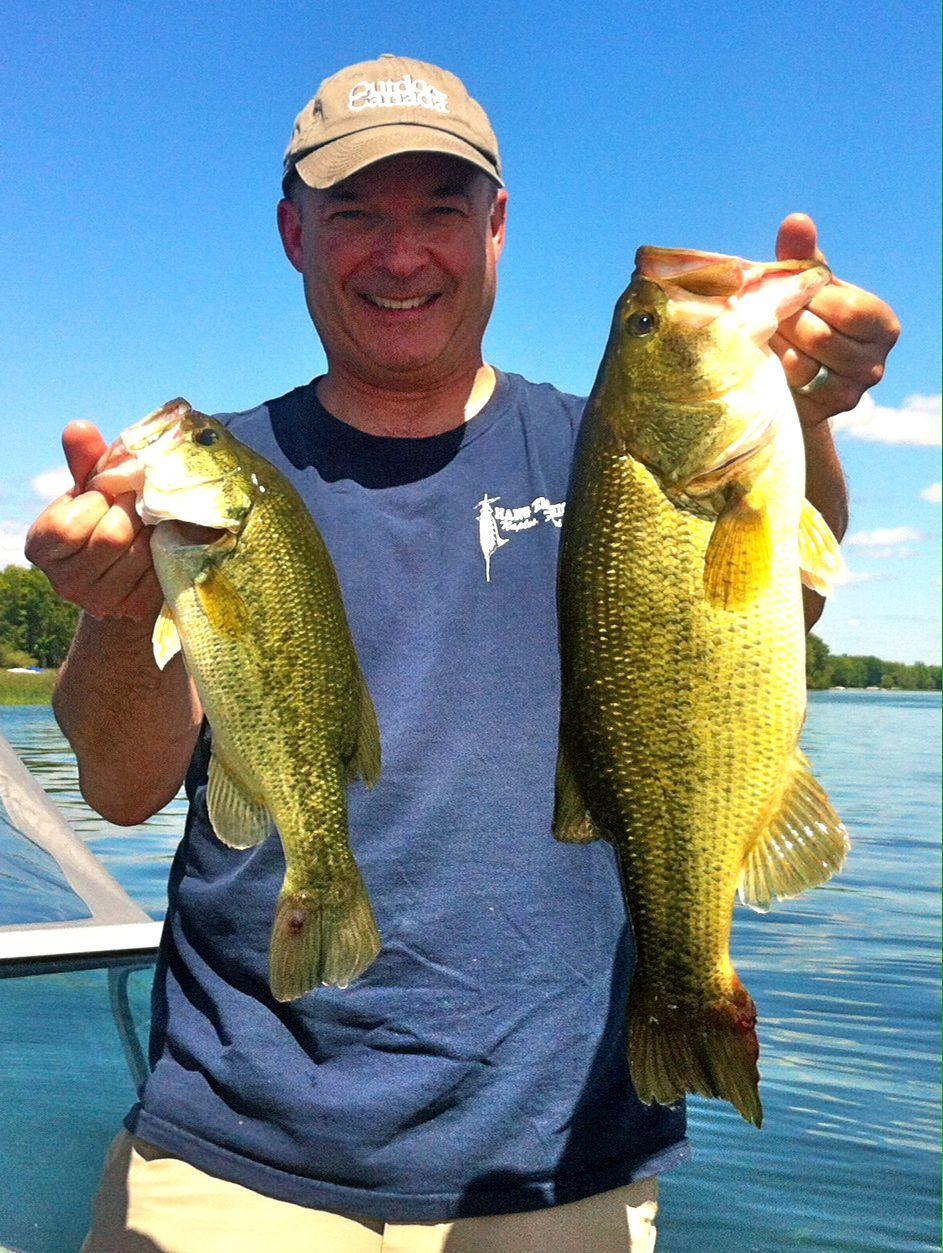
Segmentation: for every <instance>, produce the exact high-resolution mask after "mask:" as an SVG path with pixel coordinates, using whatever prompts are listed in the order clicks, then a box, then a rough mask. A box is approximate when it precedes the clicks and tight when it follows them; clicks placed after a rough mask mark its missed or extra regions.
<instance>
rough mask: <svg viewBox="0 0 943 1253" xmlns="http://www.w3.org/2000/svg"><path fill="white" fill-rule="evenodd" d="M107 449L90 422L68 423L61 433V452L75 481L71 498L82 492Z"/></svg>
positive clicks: (96, 429) (100, 435)
mask: <svg viewBox="0 0 943 1253" xmlns="http://www.w3.org/2000/svg"><path fill="white" fill-rule="evenodd" d="M107 447H108V445H107V444H106V443H105V441H104V439H103V438H102V434H101V431H99V429H98V427H97V426H95V424H94V423H92V422H85V421H79V422H70V423H69V424H68V426H67V427H66V428H65V430H64V431H63V432H62V451H63V452H64V453H65V459H66V464H67V465H68V467H69V473H70V474H71V475H72V478H73V479H74V480H75V487H74V488H73V489H72V494H73V496H77V495H78V494H79V492H81V491H83V490H84V488H85V480H86V479H87V478H88V476H89V474H90V473H91V471H92V469H93V468H94V466H95V463H96V462H97V461H98V459H99V457H100V456H101V455H102V453H103V452H104V451H105V449H106V448H107Z"/></svg>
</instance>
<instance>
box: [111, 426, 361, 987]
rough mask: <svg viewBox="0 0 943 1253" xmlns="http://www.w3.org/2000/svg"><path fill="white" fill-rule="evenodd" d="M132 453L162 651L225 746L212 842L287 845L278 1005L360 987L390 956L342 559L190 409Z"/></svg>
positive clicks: (224, 434) (276, 968) (263, 475)
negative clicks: (174, 661) (362, 830)
mask: <svg viewBox="0 0 943 1253" xmlns="http://www.w3.org/2000/svg"><path fill="white" fill-rule="evenodd" d="M123 440H124V443H125V446H126V448H128V449H129V450H130V451H131V453H132V455H133V456H137V457H138V458H139V459H140V460H141V461H143V463H144V466H145V474H144V484H143V488H142V492H141V495H142V502H143V503H142V517H143V518H144V520H145V521H147V522H152V523H154V524H155V526H154V531H153V534H152V538H151V552H152V555H153V560H154V566H155V569H156V572H157V577H158V579H159V581H160V584H161V588H162V589H163V592H164V596H165V598H166V605H165V609H164V611H163V613H162V615H161V617H160V618H159V619H158V623H157V627H156V628H155V652H156V654H157V656H158V661H159V664H166V661H167V660H168V659H169V657H170V656H171V655H172V653H173V652H174V651H175V649H176V647H177V646H178V641H179V646H182V650H183V655H184V659H185V662H186V666H187V670H188V671H189V673H190V675H191V677H192V678H193V680H194V682H195V684H196V687H197V691H198V692H199V696H200V700H201V702H202V705H203V709H204V712H205V714H206V717H207V719H208V721H209V724H210V726H211V728H212V732H213V737H212V757H211V760H210V765H209V777H208V788H207V805H208V810H209V817H210V821H211V822H212V825H213V829H214V831H215V833H216V835H217V836H218V838H219V839H220V840H222V841H223V843H225V844H228V845H230V846H232V847H235V848H248V847H250V846H252V845H254V844H256V843H257V842H258V841H260V840H262V839H264V838H265V837H266V836H267V835H268V834H269V833H270V832H271V831H272V828H273V824H274V826H275V827H277V829H278V834H279V836H280V837H281V841H282V845H283V848H284V853H285V863H286V870H285V880H284V885H283V887H282V891H281V893H280V895H279V898H278V902H277V906H276V909H275V920H274V925H273V930H272V938H271V945H270V983H271V988H272V993H273V995H274V996H275V998H276V999H277V1000H280V1001H288V1000H292V999H294V998H295V997H298V996H301V995H302V994H304V993H305V992H308V991H310V990H311V989H312V988H313V987H314V986H316V985H317V984H319V983H328V984H336V985H339V986H345V985H346V984H347V983H348V982H349V981H350V980H351V979H353V978H355V977H356V976H357V975H358V974H360V973H361V972H362V971H363V969H364V968H365V967H366V966H367V965H369V963H370V962H371V961H372V960H373V958H374V957H375V956H376V954H377V952H378V951H379V947H380V937H379V933H378V931H377V927H376V923H375V920H374V917H373V912H372V909H371V906H370V901H369V899H368V896H367V893H366V889H365V887H364V884H363V881H362V878H361V875H360V872H359V870H358V868H357V865H356V863H355V861H354V858H353V855H352V853H351V851H350V847H349V843H348V831H347V787H348V784H349V783H350V782H351V781H352V780H353V779H355V778H357V777H361V778H363V779H364V780H365V781H366V783H367V784H368V785H372V784H373V783H374V782H375V781H376V780H377V778H378V776H379V770H380V740H379V731H378V727H377V721H376V715H375V713H374V709H373V704H372V702H371V699H370V696H369V693H368V691H367V687H366V684H365V682H364V678H363V675H362V672H361V669H360V665H359V663H358V660H357V656H356V652H355V650H354V644H353V640H352V638H351V634H350V629H349V627H348V624H347V619H346V616H345V613H344V606H343V601H342V598H341V591H340V586H339V584H338V580H337V575H336V573H335V570H334V567H333V564H332V562H331V558H330V555H329V553H328V551H327V548H326V547H325V544H324V541H323V540H322V538H321V536H320V534H319V532H318V530H317V528H316V526H315V524H314V522H313V520H312V518H311V515H310V513H309V512H308V510H307V509H306V507H305V505H304V503H303V502H302V500H301V498H300V496H299V495H298V493H297V492H296V491H295V489H294V488H293V487H292V485H291V484H290V483H289V482H288V480H287V479H286V478H285V477H284V475H282V474H281V473H280V472H279V471H278V470H276V469H275V467H274V466H272V465H271V464H270V463H269V462H268V461H266V460H265V458H263V457H262V456H260V455H259V454H258V453H257V452H255V451H253V450H252V449H250V448H248V447H246V446H245V445H244V444H242V443H240V442H239V441H238V440H236V439H235V437H234V436H232V435H231V434H230V433H229V432H228V431H227V430H226V429H225V428H224V427H223V426H222V425H221V424H220V423H218V422H216V421H214V420H213V419H211V418H207V417H205V416H204V415H202V414H199V413H196V412H194V411H193V410H191V409H190V408H189V406H187V405H186V402H179V401H178V402H173V403H172V404H171V405H168V406H164V408H163V409H162V410H158V411H157V413H156V414H153V415H150V417H149V418H146V419H144V420H143V422H142V423H139V424H137V425H136V427H133V428H130V430H129V431H128V432H125V435H124V437H123ZM194 527H200V528H202V527H210V528H213V530H212V532H211V533H210V535H209V536H208V535H207V534H206V533H205V532H195V531H194ZM207 540H209V542H207Z"/></svg>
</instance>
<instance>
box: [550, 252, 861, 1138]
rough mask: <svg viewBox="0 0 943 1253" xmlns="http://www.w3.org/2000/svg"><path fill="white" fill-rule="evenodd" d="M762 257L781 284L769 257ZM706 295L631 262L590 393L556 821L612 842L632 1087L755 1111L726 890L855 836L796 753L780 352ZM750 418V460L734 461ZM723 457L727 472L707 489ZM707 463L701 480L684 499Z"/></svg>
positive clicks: (799, 690) (795, 610)
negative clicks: (795, 828) (623, 933)
mask: <svg viewBox="0 0 943 1253" xmlns="http://www.w3.org/2000/svg"><path fill="white" fill-rule="evenodd" d="M645 251H646V250H640V257H642V259H643V260H644V253H645ZM660 255H661V256H663V257H666V258H670V252H669V251H668V250H660ZM685 255H686V257H697V256H698V255H701V256H703V255H707V256H709V257H713V254H690V253H689V254H685ZM737 260H738V259H730V258H728V259H724V261H725V265H726V262H728V261H737ZM705 264H706V263H705ZM738 264H743V265H753V264H754V263H739V262H738ZM807 265H808V263H800V266H799V271H798V272H799V275H801V273H802V270H803V268H807ZM772 268H773V269H774V270H775V271H776V277H777V279H778V280H780V281H781V279H782V269H783V267H782V265H781V264H780V265H778V266H774V267H772ZM731 272H732V270H731V267H729V266H728V267H727V268H726V269H725V270H724V272H723V273H724V277H725V281H727V279H728V278H729V275H730V273H731ZM754 273H755V271H754ZM787 277H788V276H787ZM639 280H641V281H639ZM807 285H808V284H807ZM819 285H820V283H819ZM695 288H696V284H695V283H692V290H695ZM666 289H667V290H666ZM800 294H801V293H800ZM711 299H713V300H714V306H711V305H710V304H708V303H707V302H706V301H705V299H704V297H703V295H702V294H701V293H698V295H697V298H696V299H694V300H692V299H691V296H690V292H688V291H687V290H686V289H685V288H684V286H683V284H681V283H677V284H675V286H674V287H673V288H672V287H671V286H669V284H668V283H666V282H662V280H659V283H658V284H654V283H652V282H651V281H648V280H646V279H645V278H644V276H640V275H639V274H638V272H637V275H636V280H635V281H634V282H633V284H632V285H631V286H630V287H629V289H628V291H627V292H626V293H625V294H624V296H623V297H622V299H621V300H620V302H619V304H618V305H617V309H616V315H615V318H614V321H613V331H612V334H611V336H610V341H609V344H608V345H607V350H606V354H605V356H604V358H603V362H602V364H601V366H600V371H599V375H598V377H597V381H596V385H595V387H594V389H593V393H592V395H591V397H590V400H589V402H588V405H587V409H586V414H585V417H584V422H583V427H582V430H581V434H580V439H579V443H578V447H577V452H576V460H575V463H574V469H573V476H572V480H571V485H570V490H569V493H568V497H567V508H566V513H565V515H564V523H563V534H562V537H561V550H560V576H559V591H558V600H559V616H560V647H561V662H562V685H563V693H562V705H561V727H560V741H561V747H560V761H559V764H558V776H557V810H556V817H555V832H556V834H557V836H558V838H561V839H572V840H581V841H585V840H586V839H588V838H592V837H593V835H602V836H604V837H606V838H608V839H610V840H611V841H612V843H613V844H614V845H615V847H616V850H617V852H618V857H619V862H620V866H621V870H622V876H623V883H624V887H625V893H626V900H627V904H628V908H629V913H630V916H631V920H632V926H633V932H634V935H635V942H636V950H637V962H636V967H635V973H634V976H633V981H632V986H631V992H630V1000H629V1006H628V1018H629V1025H628V1039H629V1062H630V1068H631V1071H632V1076H633V1080H634V1082H635V1086H636V1089H637V1091H638V1093H639V1096H640V1097H641V1099H642V1100H644V1101H647V1102H651V1101H652V1100H658V1101H662V1102H666V1103H668V1102H671V1101H673V1100H675V1099H677V1098H678V1097H680V1096H682V1095H683V1094H684V1093H685V1092H700V1093H703V1094H705V1095H709V1096H721V1097H724V1098H726V1099H728V1100H730V1101H731V1102H732V1103H733V1104H734V1105H736V1107H737V1108H738V1109H739V1110H740V1112H741V1113H742V1114H743V1115H744V1117H746V1118H748V1119H750V1120H751V1121H753V1122H755V1123H757V1125H759V1123H760V1121H761V1118H762V1110H761V1106H760V1101H759V1096H758V1091H757V1083H758V1073H757V1067H756V1058H757V1054H758V1045H757V1042H756V1035H755V1031H754V1024H755V1019H756V1012H755V1008H754V1006H753V1002H752V1000H751V999H750V997H749V994H748V993H747V992H746V991H745V989H744V988H743V987H742V985H741V984H740V981H739V979H738V978H737V975H736V972H735V971H734V969H733V966H732V963H731V961H730V955H729V941H730V931H731V923H732V908H733V898H734V895H735V893H736V891H737V888H738V885H740V886H741V891H742V892H745V894H746V898H747V899H748V901H749V903H752V904H755V905H758V906H764V907H765V906H766V905H767V904H768V900H767V899H766V896H767V894H768V893H769V894H772V895H775V896H785V895H794V894H795V891H796V890H801V889H802V888H803V887H805V886H808V885H810V884H812V883H816V882H822V881H823V880H824V879H825V878H827V877H828V874H830V873H831V871H832V870H833V869H835V868H836V866H837V864H839V863H840V860H841V858H842V857H843V856H844V851H845V848H846V846H847V840H846V836H845V833H844V828H843V827H842V826H841V824H840V822H839V821H838V819H837V817H836V816H835V815H834V813H833V812H832V811H831V809H830V807H829V806H828V804H827V800H825V798H824V793H822V792H821V789H818V785H817V784H815V783H814V780H811V776H810V775H807V773H806V766H805V764H804V759H803V758H801V755H799V754H798V737H799V731H800V729H801V725H802V718H803V713H804V708H805V677H804V625H803V611H802V596H801V589H800V562H799V542H798V533H799V530H800V524H801V520H802V519H803V518H804V517H806V516H808V515H807V514H804V512H803V503H802V501H803V480H804V466H803V456H802V442H801V433H800V430H799V425H798V419H797V418H796V415H795V410H794V407H793V406H792V403H791V400H790V399H789V394H788V390H787V389H786V385H785V379H784V378H782V377H781V369H779V367H778V363H776V368H777V369H779V376H777V375H776V373H775V371H773V370H771V369H770V366H769V364H768V361H769V353H768V350H766V351H765V352H764V351H763V349H762V348H758V347H756V346H755V345H754V344H753V343H752V342H747V340H746V336H745V335H743V334H741V333H740V331H739V329H737V330H736V331H735V333H731V332H729V330H728V329H727V323H726V322H724V318H725V317H726V319H727V321H728V322H729V320H730V319H731V318H732V317H738V316H740V313H739V310H737V309H736V307H735V306H734V304H733V303H732V302H730V301H729V300H728V299H727V298H726V297H719V296H716V297H715V296H713V294H712V295H711ZM800 303H804V301H801V302H800ZM689 304H693V307H694V312H693V315H692V314H690V311H689ZM794 307H799V305H798V304H797V305H795V306H794ZM639 309H642V310H644V311H645V312H646V314H651V315H652V318H653V319H654V322H655V325H656V326H658V327H661V328H663V332H664V333H663V336H662V339H663V342H662V343H659V342H658V338H657V336H656V334H655V333H654V332H652V331H649V330H648V329H646V324H644V323H641V324H638V325H640V326H641V327H642V329H643V331H644V338H645V339H647V340H649V341H650V342H648V343H643V344H639V343H635V342H633V336H632V332H631V330H629V331H628V333H627V330H626V328H627V327H628V328H631V327H632V325H633V314H634V313H637V311H638V310H639ZM712 313H713V319H716V324H715V322H714V321H713V320H712V317H711V316H710V315H711V314H712ZM686 317H687V321H686V320H685V319H686ZM774 324H775V323H774ZM705 328H706V329H705ZM685 336H687V339H686V340H685ZM638 338H639V339H641V338H643V336H641V335H640V336H638ZM659 352H661V357H660V358H659V355H658V354H659ZM695 367H696V368H695ZM751 367H752V368H751ZM692 370H693V373H692ZM684 371H688V374H686V375H685V374H684ZM731 378H733V379H735V380H736V381H737V387H736V388H732V387H730V386H729V380H730V379H731ZM757 378H759V380H760V385H757V382H756V380H757ZM698 388H700V389H701V391H702V393H703V396H704V398H703V400H702V401H701V402H700V403H698V401H697V399H696V397H697V391H698ZM672 395H678V396H682V397H684V398H685V399H684V400H683V401H677V402H671V401H670V397H671V396H672ZM718 395H722V396H723V397H724V399H723V400H722V401H718V400H717V396H718ZM666 396H667V397H668V398H669V399H666ZM692 397H693V398H694V399H692ZM762 404H766V405H767V406H768V407H769V410H770V421H771V424H772V434H770V433H769V432H767V431H766V429H765V425H764V422H763V421H762V420H761V419H762V413H761V412H760V413H759V414H758V412H757V405H762ZM744 431H746V432H747V433H748V435H749V436H750V438H751V439H753V438H755V440H756V444H757V453H756V455H755V456H753V457H748V458H745V459H744V460H743V461H742V463H741V459H740V451H739V444H738V440H740V439H741V437H742V436H743V432H744ZM731 449H732V450H734V454H733V455H734V456H736V458H737V469H736V471H735V475H734V477H732V478H731V479H729V480H725V479H724V475H723V473H722V472H720V473H719V477H718V478H717V479H716V482H715V480H714V478H713V477H711V476H713V475H714V474H715V472H716V468H717V467H719V466H721V465H722V464H723V462H724V461H725V460H727V459H730V450H731ZM639 450H641V451H642V454H643V455H642V456H641V457H640V456H638V455H633V454H636V453H638V452H639ZM679 467H683V472H679ZM705 472H706V474H707V477H705V478H704V479H703V480H702V481H703V482H704V483H705V484H707V485H708V486H707V488H706V489H705V491H706V494H705V495H703V496H700V497H698V498H695V499H692V496H694V495H695V489H694V487H693V486H692V484H693V483H694V481H695V480H696V479H697V478H698V476H700V475H704V474H705ZM743 502H749V503H747V504H744V503H743ZM806 508H809V507H806ZM721 521H723V523H724V525H726V526H727V532H725V531H724V530H723V529H722V528H721ZM738 526H740V527H741V528H742V530H741V531H740V532H739V533H738V531H737V527H738ZM744 536H746V537H747V538H746V539H744ZM756 536H762V537H763V538H764V540H765V542H766V545H767V548H768V551H767V548H764V549H763V550H762V553H760V555H759V556H758V557H757V560H756V561H755V562H754V563H752V564H751V563H750V562H746V561H745V560H744V559H743V553H744V551H749V543H748V542H747V541H748V540H749V539H750V538H751V537H753V538H755V537H756ZM726 540H729V541H730V542H729V543H726V546H725V543H724V541H726ZM740 540H743V546H742V548H741V546H740V545H739V544H738V541H740ZM832 543H833V544H834V541H832ZM760 557H762V560H761V559H760ZM712 563H714V566H715V567H716V569H717V571H719V574H720V575H721V576H723V577H721V578H720V579H719V581H718V582H716V583H715V582H711V577H710V575H709V572H710V570H711V566H712ZM809 798H811V799H809ZM803 806H806V808H808V807H809V806H811V808H812V810H814V811H815V813H816V815H817V816H818V817H819V818H824V819H825V821H824V822H823V823H822V829H823V831H824V836H822V835H821V833H819V832H818V830H817V828H815V827H814V824H813V823H811V822H809V821H808V820H806V821H804V822H802V821H801V818H800V825H801V827H802V829H801V832H800V835H801V839H800V844H801V848H800V849H799V850H798V852H799V853H800V854H801V856H797V857H793V855H792V854H791V852H790V851H789V848H788V847H787V844H788V836H784V835H783V834H782V832H781V831H780V827H779V825H778V824H779V822H780V811H781V810H783V808H784V807H785V811H786V813H787V815H790V816H791V817H792V818H793V819H796V818H797V817H798V816H800V815H801V814H802V813H803V812H804V810H803ZM790 829H792V828H790ZM817 841H818V842H817ZM819 843H821V845H822V846H821V847H819ZM769 849H771V850H772V851H771V852H770V851H768V850H769ZM810 850H811V851H810ZM787 863H790V868H789V870H788V872H787V870H786V869H784V867H785V866H786V864H787ZM792 863H794V864H792ZM754 866H756V867H758V868H757V869H755V870H753V869H752V868H753V867H754ZM797 866H798V868H797ZM748 867H749V868H751V872H750V873H749V874H748V873H747V872H746V869H745V868H748ZM744 883H746V887H744V886H743V885H744Z"/></svg>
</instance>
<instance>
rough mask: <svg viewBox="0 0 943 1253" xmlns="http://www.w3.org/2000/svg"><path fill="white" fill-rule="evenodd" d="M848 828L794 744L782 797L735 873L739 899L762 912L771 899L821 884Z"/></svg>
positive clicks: (844, 847)
mask: <svg viewBox="0 0 943 1253" xmlns="http://www.w3.org/2000/svg"><path fill="white" fill-rule="evenodd" d="M848 848H849V840H848V832H847V830H846V828H845V825H844V823H843V822H842V820H841V819H840V818H839V816H838V814H836V812H835V810H834V809H833V808H832V804H831V802H830V801H829V799H828V796H827V794H826V792H825V789H824V788H823V787H822V785H821V783H819V781H818V780H817V779H816V777H815V776H814V775H813V773H812V769H811V767H810V765H809V762H808V759H807V758H806V757H805V755H804V754H803V753H802V752H801V751H800V750H799V749H796V755H795V757H794V759H793V762H792V767H791V770H790V777H789V780H788V782H787V783H786V787H785V789H784V791H783V795H782V800H781V801H780V804H779V807H778V809H777V811H776V812H775V814H774V815H773V817H772V820H771V821H770V823H769V826H768V827H767V829H766V831H764V833H763V834H762V835H761V836H760V838H759V839H758V840H757V842H756V844H754V846H753V848H752V849H751V850H750V852H749V854H748V855H747V858H746V861H745V862H744V865H743V869H742V871H741V873H740V882H739V885H738V892H739V896H740V900H741V901H742V902H743V903H744V905H749V906H750V908H751V909H757V910H760V911H765V910H767V909H769V907H770V905H771V904H772V902H773V900H774V899H775V900H785V899H786V898H788V897H792V896H799V895H800V893H802V892H804V891H805V890H806V888H811V887H817V886H818V885H819V884H821V883H825V882H826V881H827V880H828V879H830V878H831V877H832V875H833V874H835V872H836V871H837V870H838V869H840V867H841V864H842V862H843V861H844V860H845V856H846V854H847V852H848Z"/></svg>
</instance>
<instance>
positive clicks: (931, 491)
mask: <svg viewBox="0 0 943 1253" xmlns="http://www.w3.org/2000/svg"><path fill="white" fill-rule="evenodd" d="M941 492H943V483H931V484H930V486H929V487H925V488H924V489H923V491H922V492H921V493H920V499H921V500H929V502H930V504H931V505H938V504H939V503H940V496H941Z"/></svg>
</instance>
